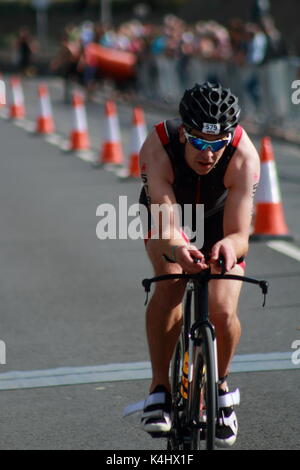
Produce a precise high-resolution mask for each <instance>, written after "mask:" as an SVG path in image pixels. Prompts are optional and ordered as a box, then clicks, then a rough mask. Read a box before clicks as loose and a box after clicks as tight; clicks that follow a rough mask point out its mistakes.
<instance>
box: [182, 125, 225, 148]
mask: <svg viewBox="0 0 300 470" xmlns="http://www.w3.org/2000/svg"><path fill="white" fill-rule="evenodd" d="M183 133H184V135H185V137H186V139H187V141H188V142H189V144H191V145H192V146H193V147H195V148H196V149H197V150H200V151H203V150H206V149H207V148H210V149H211V151H212V152H217V151H218V150H221V149H222V148H223V147H225V145H228V144H229V142H230V140H231V134H229V135H228V136H227V137H223V139H219V140H204V139H200V137H195V136H194V135H192V134H189V133H188V132H187V130H186V129H185V128H183Z"/></svg>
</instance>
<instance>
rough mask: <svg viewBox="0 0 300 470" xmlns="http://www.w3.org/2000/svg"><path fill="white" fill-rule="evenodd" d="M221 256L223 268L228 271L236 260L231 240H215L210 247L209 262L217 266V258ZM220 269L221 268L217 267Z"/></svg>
mask: <svg viewBox="0 0 300 470" xmlns="http://www.w3.org/2000/svg"><path fill="white" fill-rule="evenodd" d="M221 257H223V258H224V260H225V269H226V271H230V270H231V269H232V268H234V266H235V265H236V262H237V257H236V253H235V250H234V246H233V243H232V241H231V240H228V239H223V240H220V241H219V242H217V243H216V244H215V245H214V246H213V247H212V249H211V256H210V262H211V263H213V264H216V266H218V260H219V259H220V258H221ZM219 270H220V271H221V268H220V267H219Z"/></svg>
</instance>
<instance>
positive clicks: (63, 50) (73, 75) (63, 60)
mask: <svg viewBox="0 0 300 470" xmlns="http://www.w3.org/2000/svg"><path fill="white" fill-rule="evenodd" d="M80 57H81V42H80V38H79V34H78V29H77V28H76V27H75V26H74V25H72V24H70V25H67V26H66V28H65V31H64V33H63V36H62V39H61V42H60V49H59V51H58V54H57V56H56V57H55V58H54V59H53V61H52V63H51V65H50V68H51V70H52V71H53V72H57V73H59V74H60V75H62V77H63V79H64V100H65V102H66V103H69V102H70V99H71V84H72V82H75V81H78V63H79V60H80Z"/></svg>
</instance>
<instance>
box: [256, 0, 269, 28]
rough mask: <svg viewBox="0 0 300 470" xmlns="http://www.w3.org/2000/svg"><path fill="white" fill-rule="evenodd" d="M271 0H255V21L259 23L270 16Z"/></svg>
mask: <svg viewBox="0 0 300 470" xmlns="http://www.w3.org/2000/svg"><path fill="white" fill-rule="evenodd" d="M270 7H271V5H270V0H253V7H252V19H253V22H254V23H259V22H260V21H261V19H262V18H264V17H266V16H269V15H270V14H271V13H270Z"/></svg>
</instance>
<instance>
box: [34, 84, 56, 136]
mask: <svg viewBox="0 0 300 470" xmlns="http://www.w3.org/2000/svg"><path fill="white" fill-rule="evenodd" d="M38 95H39V102H40V114H39V115H38V117H37V122H36V132H37V133H38V134H52V133H53V132H54V121H53V117H52V108H51V103H50V97H49V92H48V87H47V85H45V84H40V85H39V86H38Z"/></svg>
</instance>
